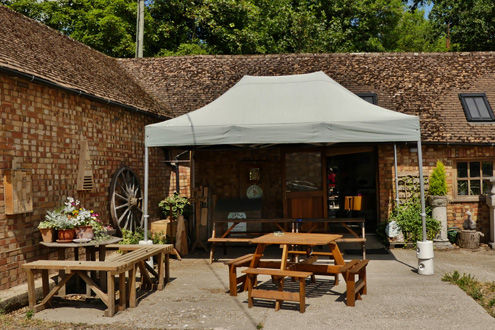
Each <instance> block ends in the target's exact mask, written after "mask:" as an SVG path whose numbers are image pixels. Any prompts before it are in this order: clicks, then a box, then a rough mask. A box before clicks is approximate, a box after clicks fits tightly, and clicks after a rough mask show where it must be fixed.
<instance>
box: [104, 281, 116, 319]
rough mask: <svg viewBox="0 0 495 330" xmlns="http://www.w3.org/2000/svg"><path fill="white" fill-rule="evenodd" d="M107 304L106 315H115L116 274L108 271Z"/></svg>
mask: <svg viewBox="0 0 495 330" xmlns="http://www.w3.org/2000/svg"><path fill="white" fill-rule="evenodd" d="M107 306H108V309H107V310H106V311H105V316H114V315H115V275H113V274H111V273H110V272H107Z"/></svg>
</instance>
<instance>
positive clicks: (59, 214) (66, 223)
mask: <svg viewBox="0 0 495 330" xmlns="http://www.w3.org/2000/svg"><path fill="white" fill-rule="evenodd" d="M45 219H46V221H49V222H52V223H54V228H55V229H70V228H74V227H78V226H93V227H101V226H102V224H101V221H100V220H99V219H98V214H96V213H93V211H92V210H87V209H85V208H83V207H81V206H80V202H79V201H78V200H76V199H74V198H72V197H67V201H65V202H64V206H62V207H60V208H59V209H57V210H55V211H53V212H50V211H48V212H47V215H46V217H45Z"/></svg>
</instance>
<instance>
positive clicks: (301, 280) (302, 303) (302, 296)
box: [299, 277, 306, 313]
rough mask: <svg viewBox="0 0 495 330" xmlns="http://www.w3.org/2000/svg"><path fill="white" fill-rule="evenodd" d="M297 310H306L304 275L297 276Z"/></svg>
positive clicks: (302, 311)
mask: <svg viewBox="0 0 495 330" xmlns="http://www.w3.org/2000/svg"><path fill="white" fill-rule="evenodd" d="M299 311H300V312H301V313H304V312H305V311H306V279H305V278H304V277H300V278H299Z"/></svg>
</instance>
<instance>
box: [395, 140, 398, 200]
mask: <svg viewBox="0 0 495 330" xmlns="http://www.w3.org/2000/svg"><path fill="white" fill-rule="evenodd" d="M394 169H395V208H398V207H399V176H398V174H397V144H395V143H394Z"/></svg>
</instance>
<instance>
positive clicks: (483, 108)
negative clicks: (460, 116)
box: [459, 93, 495, 121]
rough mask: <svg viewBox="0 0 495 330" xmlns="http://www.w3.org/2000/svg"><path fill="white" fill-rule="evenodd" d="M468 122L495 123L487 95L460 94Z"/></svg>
mask: <svg viewBox="0 0 495 330" xmlns="http://www.w3.org/2000/svg"><path fill="white" fill-rule="evenodd" d="M459 99H460V100H461V103H462V108H463V109H464V113H465V114H466V118H467V120H468V121H495V116H494V115H493V110H492V107H491V106H490V103H488V99H487V98H486V94H485V93H470V94H459Z"/></svg>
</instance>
